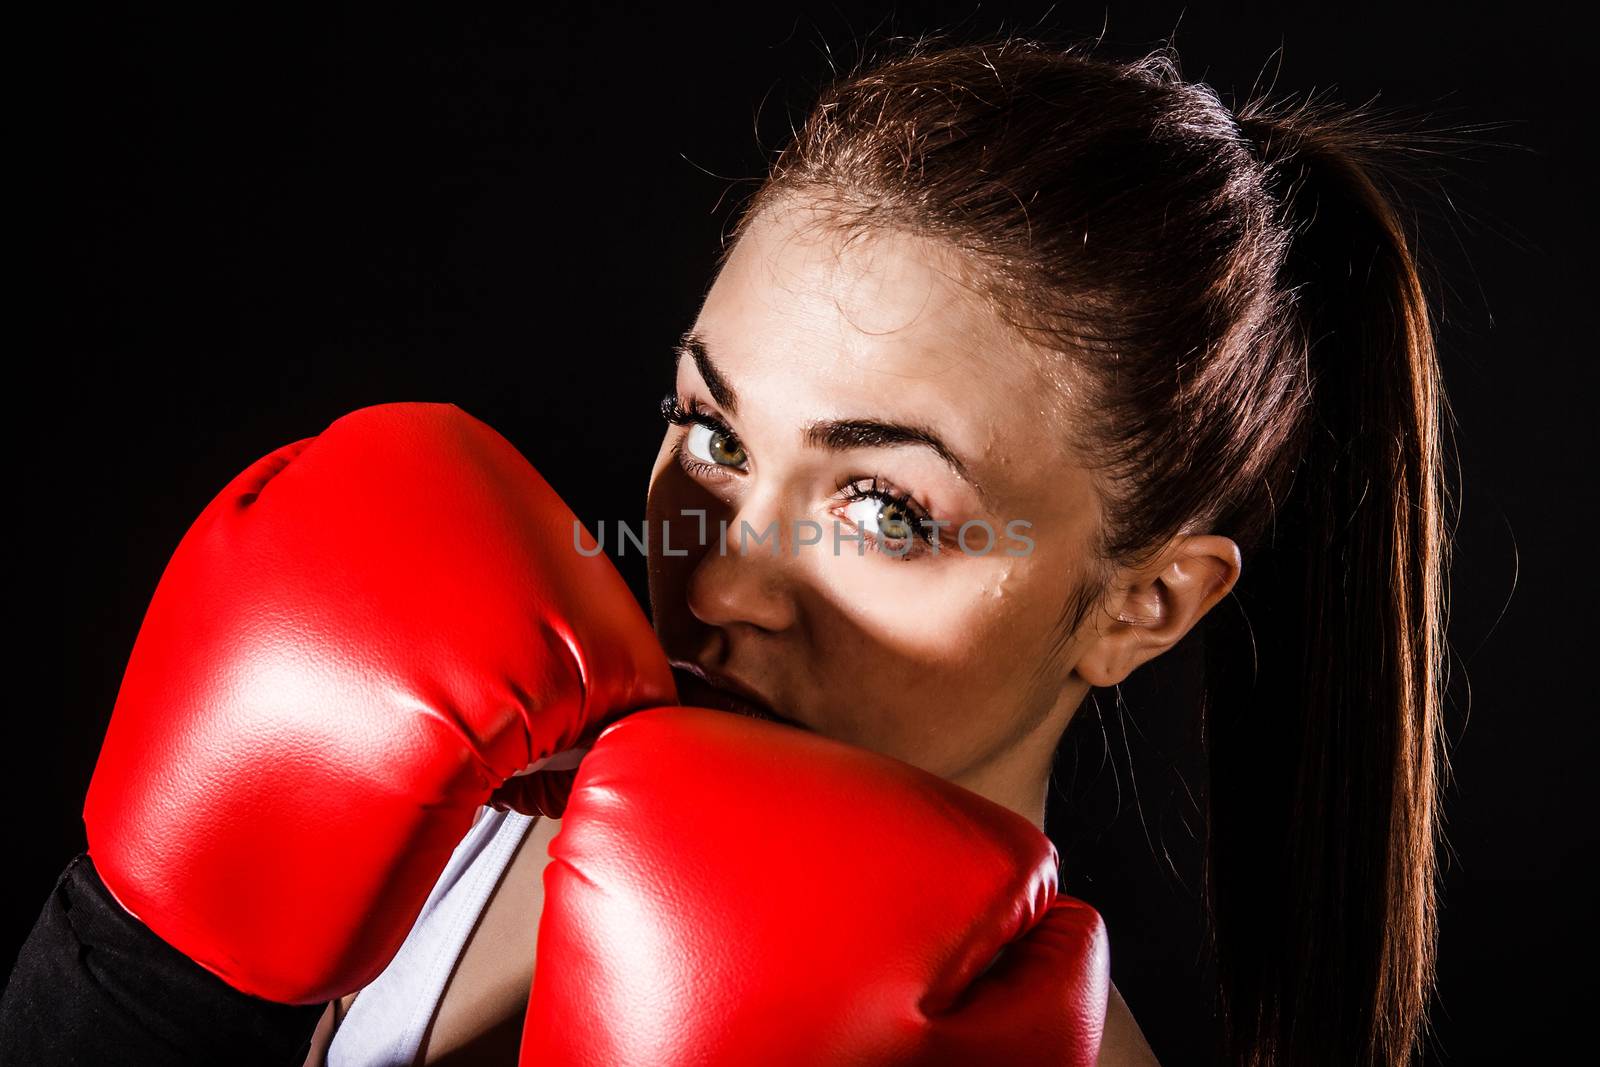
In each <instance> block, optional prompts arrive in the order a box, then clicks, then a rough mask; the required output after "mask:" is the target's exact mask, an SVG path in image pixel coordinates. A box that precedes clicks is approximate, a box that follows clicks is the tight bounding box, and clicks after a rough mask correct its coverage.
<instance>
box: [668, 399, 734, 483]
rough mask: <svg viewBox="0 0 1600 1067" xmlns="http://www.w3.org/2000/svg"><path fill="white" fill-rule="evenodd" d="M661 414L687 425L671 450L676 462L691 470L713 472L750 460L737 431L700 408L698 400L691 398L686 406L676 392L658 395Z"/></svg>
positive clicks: (672, 421)
mask: <svg viewBox="0 0 1600 1067" xmlns="http://www.w3.org/2000/svg"><path fill="white" fill-rule="evenodd" d="M661 417H662V418H664V419H666V420H667V421H668V422H670V423H672V424H673V425H674V426H687V427H689V432H688V433H686V434H684V435H683V440H682V441H679V442H678V444H677V445H675V446H674V451H676V452H677V454H678V462H679V463H680V464H681V465H682V466H683V468H684V469H685V470H687V471H689V472H690V473H691V474H715V473H720V472H721V471H723V470H724V469H726V468H730V467H731V468H734V469H738V468H740V467H743V466H744V465H745V464H746V463H747V462H748V461H749V457H748V456H746V455H745V451H744V446H743V445H741V444H740V443H739V437H738V435H737V434H735V433H734V432H733V431H732V430H731V429H729V428H728V426H727V424H726V423H724V422H723V421H722V420H721V419H719V418H717V417H716V416H715V415H713V414H711V413H710V412H709V411H704V410H702V409H701V408H700V402H699V401H698V400H695V399H693V398H690V400H689V404H688V406H687V407H685V406H683V405H682V404H680V403H679V402H678V394H677V393H675V392H673V393H668V394H667V395H666V396H664V397H662V398H661Z"/></svg>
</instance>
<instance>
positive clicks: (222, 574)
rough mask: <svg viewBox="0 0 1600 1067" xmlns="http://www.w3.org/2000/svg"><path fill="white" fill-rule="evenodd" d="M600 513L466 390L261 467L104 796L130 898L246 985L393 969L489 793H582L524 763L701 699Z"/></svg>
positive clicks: (199, 536)
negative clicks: (589, 522)
mask: <svg viewBox="0 0 1600 1067" xmlns="http://www.w3.org/2000/svg"><path fill="white" fill-rule="evenodd" d="M575 527H577V520H576V519H575V518H574V516H573V514H572V513H571V511H569V510H568V509H567V507H566V506H565V505H564V504H563V503H562V502H561V500H560V498H558V497H557V496H556V494H555V492H554V491H552V490H551V488H550V487H549V486H548V485H547V484H546V483H545V481H544V480H543V479H542V478H541V477H540V476H539V474H538V472H536V471H535V470H534V469H533V467H531V466H530V465H529V464H528V462H527V460H525V459H524V458H523V457H522V456H521V455H520V454H519V453H518V452H517V450H516V449H515V448H513V447H512V445H511V444H510V442H508V441H506V440H505V438H503V437H501V436H500V435H499V434H497V433H496V432H495V431H494V430H492V429H490V428H489V427H488V426H486V425H484V424H483V423H482V422H479V421H478V420H477V419H474V418H472V417H471V416H469V415H467V414H466V413H465V412H463V411H461V410H460V409H459V408H456V407H453V406H451V405H447V404H388V405H382V406H378V407H371V408H365V409H362V410H360V411H356V412H354V413H352V414H349V415H346V416H345V417H343V418H341V419H339V420H338V421H336V422H334V423H333V424H332V425H331V426H329V427H328V428H327V429H326V430H325V431H323V432H322V433H321V434H320V435H318V436H316V437H313V438H309V439H307V440H304V441H300V442H297V443H295V444H292V445H288V446H286V447H284V448H281V449H279V450H277V451H276V452H273V453H272V454H271V455H269V456H267V457H265V458H264V459H262V460H260V461H259V462H257V463H255V464H254V465H253V466H251V467H250V468H249V469H248V470H246V471H244V473H242V474H240V475H239V476H238V477H237V478H235V479H234V480H233V481H232V482H231V483H230V484H229V485H228V486H227V488H226V489H224V490H223V491H222V493H221V494H220V495H219V496H218V497H217V498H216V499H215V500H213V501H212V502H211V504H210V505H209V506H208V507H207V508H206V509H205V511H204V512H203V513H202V514H201V515H200V517H199V519H198V520H197V521H196V522H195V524H194V525H193V526H192V527H191V528H190V530H189V532H188V533H187V534H186V535H185V536H184V538H183V541H182V542H181V543H180V544H179V546H178V549H177V551H176V552H175V553H174V555H173V557H172V560H171V562H170V563H168V565H167V569H166V571H165V572H164V573H163V574H162V577H161V581H160V584H159V585H158V587H157V589H156V592H155V597H154V599H153V600H152V602H151V604H150V607H149V610H148V612H147V613H146V615H145V619H144V623H143V626H142V627H141V629H140V631H139V636H138V639H137V641H136V642H135V644H134V647H133V654H132V657H131V658H130V660H129V663H128V668H127V672H126V673H125V675H124V677H123V680H122V688H121V690H120V691H119V693H118V696H117V703H116V707H115V709H114V711H113V713H112V718H111V725H110V728H109V729H108V731H107V734H106V738H105V741H104V744H103V746H102V748H101V751H100V759H99V762H98V764H97V765H96V767H95V772H94V778H93V780H92V781H91V783H90V785H89V793H88V798H87V801H86V803H85V806H84V813H83V814H84V822H85V824H86V827H87V830H88V838H89V854H90V857H91V858H92V859H93V861H94V863H95V866H96V867H97V868H98V870H99V873H100V877H101V879H102V880H103V881H104V882H105V884H106V886H107V887H108V888H109V889H110V890H111V892H112V894H113V895H114V896H115V897H116V898H117V900H118V901H119V902H121V904H122V905H123V907H125V908H127V909H128V910H129V911H130V912H132V913H133V914H134V915H135V916H137V917H138V918H139V919H140V920H141V921H143V922H144V924H145V925H146V926H148V927H149V928H150V929H151V930H152V931H154V932H155V933H156V935H157V936H159V937H161V938H162V939H163V940H165V941H166V942H168V943H169V944H171V945H172V946H173V947H175V948H177V949H178V950H179V951H180V952H183V953H184V954H185V955H187V956H189V957H190V958H191V959H193V960H194V961H196V962H197V963H199V964H200V965H201V966H203V967H205V968H206V969H207V970H209V971H211V972H212V973H213V974H216V975H217V976H218V977H220V978H221V979H223V980H224V981H226V982H228V983H229V984H230V985H232V986H233V987H234V988H236V989H239V990H242V991H243V992H246V993H251V994H254V995H256V996H259V997H263V998H266V999H268V1000H274V1001H280V1002H286V1003H314V1002H317V1001H324V1000H329V999H332V998H334V997H337V996H340V995H342V994H344V993H348V992H350V991H351V990H353V989H357V988H359V987H361V986H362V985H364V984H366V983H367V982H368V981H370V980H371V979H372V978H373V977H375V976H376V975H377V974H378V973H379V972H380V971H381V970H382V969H383V968H384V967H385V966H386V965H387V963H388V961H389V960H390V959H391V958H392V957H393V955H394V953H395V952H396V951H398V949H399V947H400V944H401V942H402V941H404V939H405V936H406V934H407V932H408V931H409V930H410V927H411V924H412V923H413V922H414V921H415V920H416V916H417V914H418V912H419V911H420V910H421V907H422V904H423V902H424V900H426V898H427V895H428V892H429V890H430V889H431V888H432V887H433V884H434V882H435V881H436V880H437V879H438V877H439V874H440V872H442V871H443V869H444V866H445V863H446V861H447V860H448V859H449V857H450V854H451V851H452V850H453V849H454V848H455V846H456V844H457V843H458V842H459V841H460V840H461V838H462V837H463V836H464V835H465V833H466V832H467V830H468V828H469V827H470V826H471V822H472V817H473V814H474V812H475V811H476V810H477V809H478V808H479V807H480V806H481V805H482V804H484V803H485V802H488V801H490V800H491V797H494V798H497V799H499V800H502V801H504V802H506V803H508V804H511V805H513V806H516V807H518V808H520V809H522V810H525V811H526V810H531V809H537V808H543V807H549V808H559V807H560V806H561V804H562V803H563V802H564V792H565V791H564V789H562V788H561V786H562V784H563V783H562V782H561V781H559V780H557V781H554V782H547V781H545V780H544V779H545V778H546V777H547V775H546V774H538V775H533V776H529V777H520V778H514V779H512V780H511V782H510V784H509V785H506V783H507V779H508V778H511V776H513V775H517V774H519V773H521V772H524V771H527V770H528V769H529V768H531V767H533V766H535V765H536V764H537V763H539V762H540V761H542V760H544V759H545V758H547V757H549V756H551V755H552V754H555V753H560V752H563V751H566V750H569V749H572V748H574V746H578V745H580V744H582V743H587V742H588V741H589V740H590V739H591V738H592V737H593V736H594V734H596V733H597V732H598V731H599V729H600V728H601V727H602V726H603V725H604V724H605V723H606V722H608V721H611V720H612V719H614V718H615V717H616V716H617V715H618V714H620V713H622V712H625V711H628V710H632V709H636V708H639V707H648V706H652V705H656V704H669V703H675V702H676V694H675V691H674V687H673V681H672V675H671V671H670V669H669V667H668V665H667V662H666V658H665V656H664V655H663V654H662V652H661V650H660V647H659V645H658V644H657V642H656V638H655V634H654V632H653V631H652V630H651V628H650V624H649V622H648V621H647V620H646V619H645V617H644V613H643V612H642V611H641V610H640V609H639V606H638V604H637V603H636V602H635V600H634V598H633V596H632V594H631V593H630V592H629V590H628V588H627V585H626V584H625V583H624V582H623V580H622V578H621V576H620V575H619V574H617V572H616V570H615V569H614V568H613V567H612V565H611V563H610V561H609V560H607V559H606V558H605V557H604V556H603V555H601V554H598V553H596V554H594V555H589V556H585V555H583V554H581V553H580V552H579V551H578V550H577V546H576V544H575V539H576V537H577V536H578V535H577V533H575ZM582 537H583V539H584V540H583V542H582V544H583V546H584V549H585V551H590V552H593V551H594V549H595V544H594V541H593V539H592V538H590V537H589V535H588V533H587V532H586V531H585V532H583V534H582ZM565 778H566V779H567V780H566V783H565V784H566V785H567V786H570V780H571V772H570V771H569V772H568V773H567V774H566V775H565ZM502 786H505V788H502ZM550 787H554V788H550ZM497 790H498V792H497ZM552 813H554V812H552Z"/></svg>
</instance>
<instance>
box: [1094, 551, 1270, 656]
mask: <svg viewBox="0 0 1600 1067" xmlns="http://www.w3.org/2000/svg"><path fill="white" fill-rule="evenodd" d="M1242 569H1243V564H1242V562H1241V560H1240V555H1239V546H1238V545H1236V544H1234V542H1233V541H1232V540H1231V539H1229V538H1226V537H1222V536H1220V535H1217V534H1180V535H1179V536H1178V537H1176V538H1174V539H1173V541H1172V543H1171V544H1170V545H1169V546H1168V547H1167V549H1166V551H1164V552H1162V553H1161V555H1159V556H1158V557H1156V559H1155V561H1154V562H1153V563H1151V564H1150V565H1149V566H1147V567H1145V568H1143V569H1141V570H1138V571H1134V572H1132V573H1130V574H1126V575H1123V576H1122V580H1121V581H1120V582H1119V583H1118V584H1117V586H1116V588H1118V589H1120V590H1121V591H1120V592H1119V593H1117V594H1115V595H1113V596H1111V597H1109V598H1108V599H1107V600H1106V602H1105V604H1104V605H1103V606H1102V609H1101V610H1100V611H1098V612H1096V613H1095V614H1094V615H1092V616H1090V618H1091V619H1092V620H1093V625H1094V630H1095V635H1094V636H1093V637H1091V639H1090V640H1089V642H1088V643H1087V645H1086V647H1085V648H1084V651H1083V654H1082V655H1081V656H1079V657H1078V662H1077V665H1076V666H1075V667H1074V668H1073V670H1074V671H1075V673H1077V674H1078V675H1079V676H1080V677H1081V678H1083V680H1084V681H1085V682H1087V683H1088V684H1090V685H1092V686H1102V687H1104V686H1112V685H1117V684H1118V683H1120V682H1121V681H1122V680H1123V679H1125V678H1127V677H1128V675H1130V674H1132V673H1133V671H1134V668H1136V667H1138V666H1139V665H1140V664H1142V663H1145V662H1147V661H1149V660H1152V659H1154V658H1155V657H1157V656H1159V655H1160V654H1161V653H1163V652H1165V651H1166V650H1167V649H1169V648H1171V647H1172V646H1173V645H1175V644H1177V643H1178V642H1179V641H1180V640H1181V639H1182V638H1183V635H1184V634H1186V633H1188V632H1189V631H1190V630H1191V629H1192V628H1193V627H1194V624H1195V623H1197V622H1199V621H1200V619H1201V617H1202V616H1204V615H1205V613H1206V612H1208V611H1210V610H1211V608H1212V607H1213V606H1214V605H1215V604H1216V603H1217V601H1219V600H1221V599H1222V598H1223V597H1225V596H1227V595H1228V591H1229V590H1231V589H1232V588H1233V585H1234V583H1235V582H1237V581H1238V580H1239V574H1240V571H1241V570H1242Z"/></svg>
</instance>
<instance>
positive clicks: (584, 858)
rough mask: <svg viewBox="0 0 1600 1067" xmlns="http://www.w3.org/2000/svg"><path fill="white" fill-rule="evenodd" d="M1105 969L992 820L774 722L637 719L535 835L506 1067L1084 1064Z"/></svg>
mask: <svg viewBox="0 0 1600 1067" xmlns="http://www.w3.org/2000/svg"><path fill="white" fill-rule="evenodd" d="M1109 959H1110V957H1109V949H1108V945H1107V942H1106V936H1105V929H1104V926H1103V924H1102V923H1101V920H1100V917H1099V915H1098V914H1097V913H1096V912H1095V911H1094V910H1093V909H1092V908H1090V907H1089V906H1088V905H1086V904H1084V903H1082V902H1080V901H1076V900H1072V899H1070V898H1066V897H1061V896H1058V895H1057V857H1056V852H1055V849H1054V847H1053V846H1052V845H1051V843H1050V841H1049V839H1048V838H1046V837H1045V836H1044V835H1043V834H1042V833H1040V832H1039V830H1038V829H1037V828H1036V827H1034V826H1033V824H1031V823H1029V822H1028V821H1027V820H1026V819H1023V818H1022V817H1020V816H1018V815H1017V814H1015V813H1014V812H1011V811H1009V810H1007V809H1005V808H1002V807H1000V806H999V805H996V804H994V803H991V802H990V801H988V800H985V799H983V798H981V797H979V796H977V795H976V794H973V793H971V792H968V791H966V790H964V789H961V788H959V787H957V786H955V785H952V784H950V783H948V782H945V781H943V780H942V779H939V778H937V777H935V776H933V775H931V774H928V773H925V772H923V771H921V770H918V769H916V768H914V767H911V766H909V765H908V764H905V763H901V762H899V761H896V760H891V759H888V758H885V757H882V756H879V755H876V754H874V753H871V752H868V751H865V750H862V749H859V748H854V747H851V746H847V745H844V744H842V743H839V742H836V741H832V740H829V739H827V738H823V737H820V736H817V735H815V734H810V733H806V732H804V731H801V730H797V729H794V728H792V727H789V726H784V725H780V724H776V723H771V722H762V721H756V720H753V719H748V718H745V717H742V716H738V715H734V714H731V713H726V712H718V711H709V710H705V709H696V708H670V709H657V710H652V711H646V712H641V713H640V714H638V715H634V716H632V717H630V718H628V719H626V720H624V721H622V722H621V723H619V724H617V725H615V726H613V727H611V728H610V729H609V730H607V731H606V732H605V733H604V734H603V735H602V736H601V738H600V740H599V742H598V743H597V744H596V745H595V747H594V748H593V749H592V750H591V751H590V753H589V755H588V757H587V758H586V759H585V761H584V763H583V766H582V767H581V768H580V770H579V774H578V778H577V782H576V785H575V787H574V791H573V794H572V799H571V802H570V804H569V806H568V808H567V812H566V817H565V819H564V821H563V823H562V828H561V831H560V832H559V833H558V834H557V835H556V837H555V839H554V840H553V841H552V842H551V863H550V866H548V867H547V868H546V871H545V910H544V914H543V917H542V920H541V924H540V928H539V947H538V965H537V969H536V971H535V975H534V986H533V994H532V998H531V1001H530V1004H529V1009H528V1016H527V1021H526V1025H525V1027H524V1031H523V1062H524V1063H525V1064H528V1065H529V1067H533V1065H539V1067H552V1065H561V1067H576V1065H593V1067H600V1065H606V1067H635V1065H636V1067H644V1065H651V1067H677V1065H683V1067H688V1065H690V1064H695V1065H706V1064H762V1065H764V1067H780V1065H802V1064H804V1065H820V1064H830V1065H832V1064H952V1065H954V1064H969V1065H970V1064H980V1063H995V1064H1002V1063H1003V1064H1009V1065H1018V1064H1022V1065H1026V1064H1052V1065H1083V1067H1088V1065H1090V1064H1093V1063H1094V1062H1095V1059H1096V1057H1097V1055H1098V1046H1099V1041H1100V1034H1101V1029H1102V1027H1103V1025H1104V1020H1105V1011H1106V998H1107V994H1108V992H1109V988H1110V977H1109ZM991 964H992V965H991Z"/></svg>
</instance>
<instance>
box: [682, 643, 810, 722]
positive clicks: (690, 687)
mask: <svg viewBox="0 0 1600 1067" xmlns="http://www.w3.org/2000/svg"><path fill="white" fill-rule="evenodd" d="M672 677H673V680H674V681H676V682H677V684H678V698H679V700H680V701H681V702H682V703H683V704H685V705H687V706H689V707H697V708H715V709H717V710H718V711H731V712H733V713H735V714H737V715H746V716H749V717H750V718H752V719H765V720H766V721H768V722H781V723H783V724H784V725H785V726H793V727H796V728H797V729H801V730H804V729H807V727H805V726H803V725H802V724H800V723H798V722H795V721H794V720H793V719H789V718H786V717H784V716H782V715H779V714H778V713H777V712H775V711H773V710H772V708H771V707H770V706H769V705H768V704H766V703H765V702H764V701H763V700H762V699H761V698H760V697H759V696H757V695H756V694H754V693H752V692H750V691H749V690H747V689H745V688H744V687H742V686H740V685H739V684H738V683H736V682H734V681H732V680H731V679H728V678H724V677H722V676H721V675H717V674H714V673H712V672H710V671H708V670H706V669H705V668H704V667H702V666H700V665H699V664H698V663H691V662H689V661H687V660H674V661H673V662H672Z"/></svg>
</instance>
